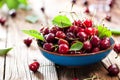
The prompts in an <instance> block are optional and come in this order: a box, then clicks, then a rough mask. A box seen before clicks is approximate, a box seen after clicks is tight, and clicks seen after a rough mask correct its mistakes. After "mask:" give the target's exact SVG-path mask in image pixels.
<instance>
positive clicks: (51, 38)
mask: <svg viewBox="0 0 120 80" xmlns="http://www.w3.org/2000/svg"><path fill="white" fill-rule="evenodd" d="M45 40H46V41H47V42H54V40H55V34H53V33H49V34H47V35H45Z"/></svg>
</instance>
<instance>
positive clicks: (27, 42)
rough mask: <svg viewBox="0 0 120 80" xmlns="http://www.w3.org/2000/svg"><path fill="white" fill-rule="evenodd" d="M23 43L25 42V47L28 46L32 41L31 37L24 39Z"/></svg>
mask: <svg viewBox="0 0 120 80" xmlns="http://www.w3.org/2000/svg"><path fill="white" fill-rule="evenodd" d="M24 43H25V44H26V46H27V47H29V46H30V45H31V43H32V39H30V38H27V39H24Z"/></svg>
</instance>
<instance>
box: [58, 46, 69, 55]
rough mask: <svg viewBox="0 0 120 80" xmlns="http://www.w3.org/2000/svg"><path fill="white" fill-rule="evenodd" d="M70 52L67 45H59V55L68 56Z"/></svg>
mask: <svg viewBox="0 0 120 80" xmlns="http://www.w3.org/2000/svg"><path fill="white" fill-rule="evenodd" d="M68 51H69V47H68V45H66V44H60V45H59V53H60V54H66V53H68Z"/></svg>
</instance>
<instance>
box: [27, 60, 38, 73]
mask: <svg viewBox="0 0 120 80" xmlns="http://www.w3.org/2000/svg"><path fill="white" fill-rule="evenodd" d="M39 66H40V64H39V62H37V61H35V62H33V63H31V64H30V65H29V69H30V70H31V71H33V72H37V70H38V68H39Z"/></svg>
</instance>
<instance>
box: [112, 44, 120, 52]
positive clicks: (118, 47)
mask: <svg viewBox="0 0 120 80" xmlns="http://www.w3.org/2000/svg"><path fill="white" fill-rule="evenodd" d="M113 50H114V51H115V52H116V53H117V54H119V53H120V44H115V45H114V47H113Z"/></svg>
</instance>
